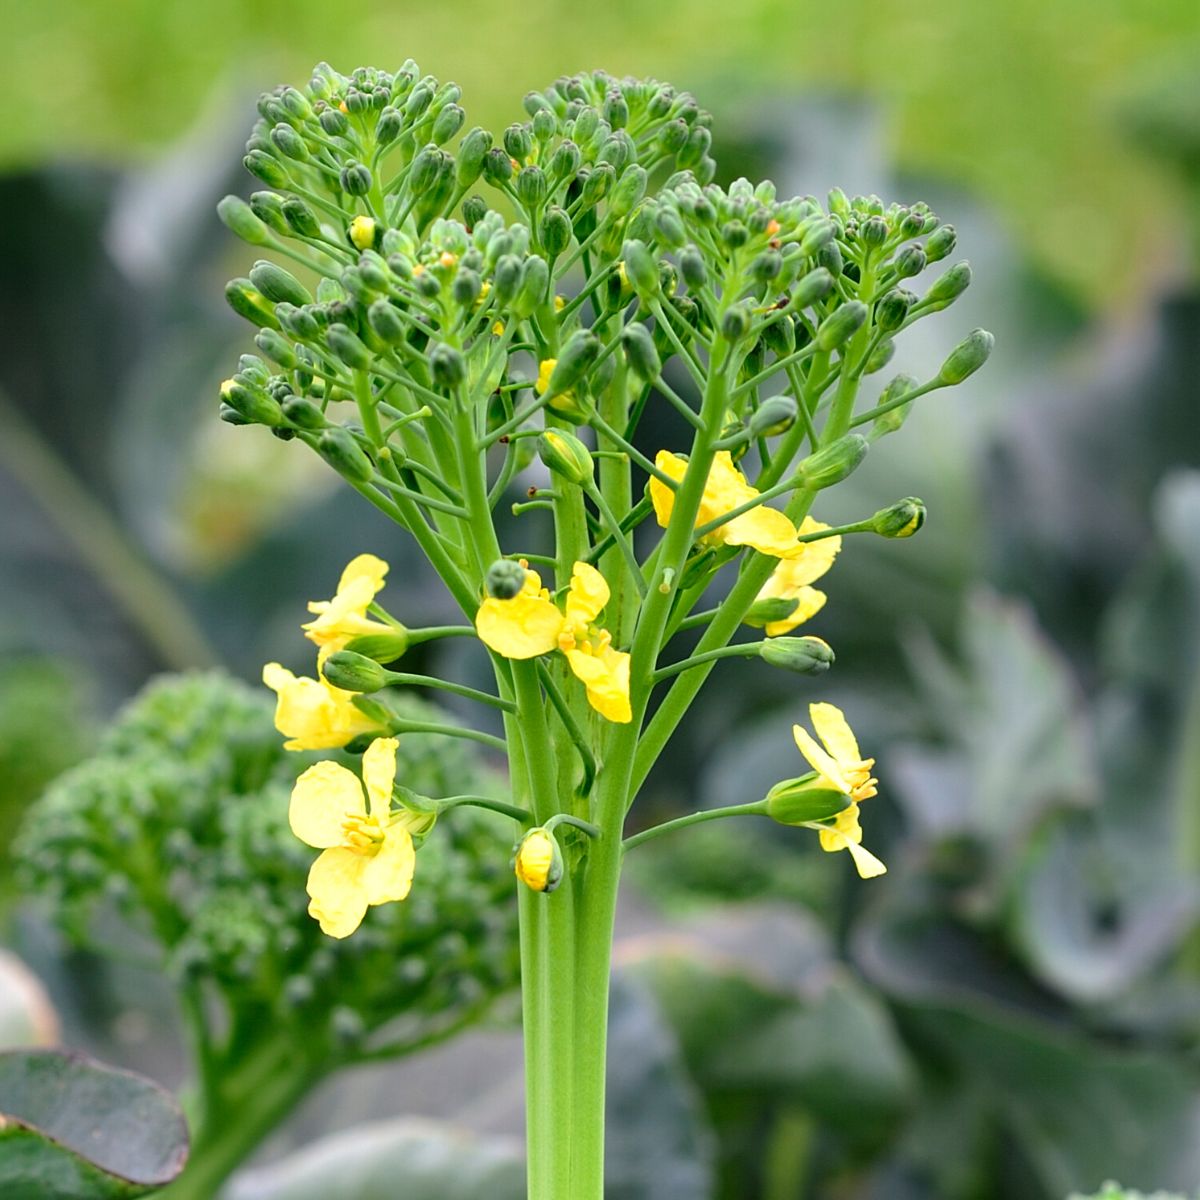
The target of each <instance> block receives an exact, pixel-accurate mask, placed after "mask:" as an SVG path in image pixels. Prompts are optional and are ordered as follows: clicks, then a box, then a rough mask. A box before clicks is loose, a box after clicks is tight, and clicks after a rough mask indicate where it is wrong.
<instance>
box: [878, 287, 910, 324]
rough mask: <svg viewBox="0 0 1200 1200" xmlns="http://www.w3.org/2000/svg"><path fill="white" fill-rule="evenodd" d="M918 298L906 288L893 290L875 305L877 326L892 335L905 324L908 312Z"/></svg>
mask: <svg viewBox="0 0 1200 1200" xmlns="http://www.w3.org/2000/svg"><path fill="white" fill-rule="evenodd" d="M914 300H916V297H915V296H914V295H913V294H912V292H909V291H906V290H905V289H904V288H892V290H891V291H890V292H888V293H887V295H886V296H884V297H882V299H880V300H879V302H878V303H877V304H876V305H875V325H876V327H877V328H878V329H882V330H883V331H884V332H885V333H891V332H893V331H894V330H897V329H899V328H900V326H901V325H903V324H904V320H905V318H906V317H907V316H908V310H909V309H910V308H911V307H912V304H913V301H914Z"/></svg>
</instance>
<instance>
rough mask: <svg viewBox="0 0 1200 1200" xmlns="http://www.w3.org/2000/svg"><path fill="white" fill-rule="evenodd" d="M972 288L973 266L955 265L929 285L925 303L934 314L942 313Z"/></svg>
mask: <svg viewBox="0 0 1200 1200" xmlns="http://www.w3.org/2000/svg"><path fill="white" fill-rule="evenodd" d="M970 286H971V264H970V263H968V262H966V261H963V262H960V263H955V264H954V266H952V267H951V268H950V269H949V270H948V271H947V272H946V273H945V274H944V275H942V276H940V277H939V278H937V279H935V280H934V281H933V283H931V284H930V285H929V290H928V291H927V292H926V293H925V299H924V301H923V303H924V305H925V307H926V308H929V309H931V310H932V311H933V312H940V311H941V310H942V309H943V308H948V307H949V306H950V305H951V304H953V303H954V301H955V300H957V299H958V298H959V296H961V295H962V294H963V292H965V291H966V290H967V288H968V287H970Z"/></svg>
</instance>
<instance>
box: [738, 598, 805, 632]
mask: <svg viewBox="0 0 1200 1200" xmlns="http://www.w3.org/2000/svg"><path fill="white" fill-rule="evenodd" d="M799 604H800V601H799V600H797V599H795V598H794V597H789V596H770V597H768V598H767V599H765V600H755V602H754V603H753V604H752V605H750V607H749V609H748V610H747V611H746V615H745V616H744V617H743V618H742V624H743V625H752V626H753V627H754V628H755V629H761V628H762V627H763V626H764V625H771V624H773V623H774V622H775V621H786V620H787V619H788V617H790V616H791V615H792V613H794V612H795V611H796V609H797V607H798V606H799Z"/></svg>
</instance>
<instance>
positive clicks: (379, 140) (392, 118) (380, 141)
mask: <svg viewBox="0 0 1200 1200" xmlns="http://www.w3.org/2000/svg"><path fill="white" fill-rule="evenodd" d="M403 128H404V116H403V114H402V113H401V112H400V110H399V109H398V108H396V107H395V106H394V105H391V104H387V105H385V106H384V108H383V111H382V112H380V114H379V120H378V121H376V122H375V144H376V145H377V146H390V145H391V144H392V143H393V142H394V141H395V140H396V139H397V138H398V137H399V136H400V132H401V130H402V129H403Z"/></svg>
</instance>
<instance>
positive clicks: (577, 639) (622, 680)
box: [475, 562, 633, 725]
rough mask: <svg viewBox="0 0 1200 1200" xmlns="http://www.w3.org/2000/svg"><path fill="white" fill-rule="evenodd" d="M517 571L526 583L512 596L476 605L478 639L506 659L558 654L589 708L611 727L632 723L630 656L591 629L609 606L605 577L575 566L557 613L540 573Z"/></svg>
mask: <svg viewBox="0 0 1200 1200" xmlns="http://www.w3.org/2000/svg"><path fill="white" fill-rule="evenodd" d="M521 566H522V567H523V568H524V569H525V583H524V585H523V587H522V588H521V590H520V591H519V592H518V593H517V594H516V595H515V596H513V597H512V598H511V599H508V600H501V599H499V598H497V597H495V596H489V597H488V598H487V599H486V600H485V601H484V602H483V604H481V605H480V607H479V612H478V613H477V614H476V617H475V629H476V631H477V632H478V634H479V637H480V639H481V640H482V641H483V643H484V644H485V645H486V646H488V647H490V648H491V649H492V650H495V651H496V653H497V654H502V655H504V657H505V658H537V657H538V655H540V654H549V653H550V652H551V651H552V650H561V651H562V653H563V654H565V655H566V658H567V663H568V664H569V665H570V667H571V670H572V671H573V672H574V674H575V675H576V677H577V678H578V679H580V680H581V681H582V682H583V685H584V687H586V688H587V698H588V703H589V704H590V705H591V706H592V707H593V708H594V709H595V710H596V711H597V712H598V713H599V714H600V715H601V716H603V717H607V718H608V720H610V721H615V722H617V723H618V724H622V725H623V724H625V723H626V722H628V721H631V720H632V719H633V713H632V711H631V710H630V707H629V655H628V654H626V653H625V652H624V651H621V650H614V649H613V645H612V635H611V634H610V633H609V632H608V631H607V630H605V629H600V628H599V627H598V626H597V625H595V624H594V622H595V620H596V618H597V617H598V616H599V615H600V613H601V611H602V610H603V608H604V606H605V605H606V604H607V603H608V598H609V588H608V584H607V583H606V582H605V579H604V576H603V575H601V574H600V572H599V571H597V570H596V568H595V567H593V566H592V565H591V564H590V563H586V562H577V563H576V564H575V570H574V571H573V573H572V575H571V587H570V589H569V591H568V592H567V602H566V607H565V611H560V609H559V608H558V606H557V605H556V604H555V603H554V601H553V600H551V599H550V593H549V591H547V589H546V588H544V587H542V580H541V577H540V576H539V575H538V573H537V572H536V571H531V570H529V568H528V567H527V566H526V565H525V563H524V562H522V564H521Z"/></svg>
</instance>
